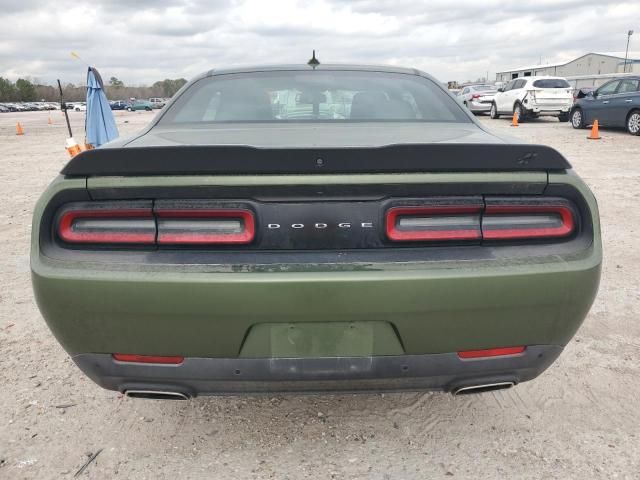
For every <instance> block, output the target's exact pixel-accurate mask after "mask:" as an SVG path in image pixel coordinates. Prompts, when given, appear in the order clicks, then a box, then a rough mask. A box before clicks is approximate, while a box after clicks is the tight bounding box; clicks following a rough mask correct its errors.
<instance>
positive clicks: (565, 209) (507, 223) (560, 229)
mask: <svg viewBox="0 0 640 480" xmlns="http://www.w3.org/2000/svg"><path fill="white" fill-rule="evenodd" d="M574 230H575V220H574V214H573V210H572V209H571V207H570V206H569V204H568V202H566V201H565V200H561V199H558V200H557V201H556V202H554V201H553V200H551V201H545V203H542V204H526V203H524V204H521V203H515V202H514V203H511V202H509V201H504V200H501V199H498V200H487V205H486V207H485V210H484V214H483V216H482V238H484V239H485V240H520V239H536V238H547V239H553V238H564V237H567V236H569V235H571V234H572V233H573V232H574Z"/></svg>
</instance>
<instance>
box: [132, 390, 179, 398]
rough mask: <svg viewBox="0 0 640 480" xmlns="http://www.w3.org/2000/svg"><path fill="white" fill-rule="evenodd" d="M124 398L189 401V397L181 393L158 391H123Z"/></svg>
mask: <svg viewBox="0 0 640 480" xmlns="http://www.w3.org/2000/svg"><path fill="white" fill-rule="evenodd" d="M124 394H125V396H127V397H130V398H145V399H149V400H189V399H190V397H189V395H186V394H184V393H182V392H164V391H158V390H125V392H124Z"/></svg>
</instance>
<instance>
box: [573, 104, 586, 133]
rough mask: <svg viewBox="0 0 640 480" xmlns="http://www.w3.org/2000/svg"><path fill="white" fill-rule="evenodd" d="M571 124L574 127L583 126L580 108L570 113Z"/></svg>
mask: <svg viewBox="0 0 640 480" xmlns="http://www.w3.org/2000/svg"><path fill="white" fill-rule="evenodd" d="M571 126H572V127H573V128H576V129H580V128H585V127H586V125H585V124H584V115H583V114H582V110H581V109H579V108H576V109H575V110H574V111H573V113H572V114H571Z"/></svg>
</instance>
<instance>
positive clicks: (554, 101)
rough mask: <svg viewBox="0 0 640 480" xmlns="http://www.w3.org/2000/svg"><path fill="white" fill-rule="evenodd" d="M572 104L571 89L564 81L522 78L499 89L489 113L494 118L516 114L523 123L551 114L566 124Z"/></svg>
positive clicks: (545, 78) (551, 78)
mask: <svg viewBox="0 0 640 480" xmlns="http://www.w3.org/2000/svg"><path fill="white" fill-rule="evenodd" d="M572 105H573V94H572V91H571V86H570V85H569V83H568V82H567V81H566V80H565V79H564V78H558V77H521V78H515V79H513V80H511V81H510V82H509V83H507V84H506V85H505V86H504V87H502V88H500V89H498V93H496V96H495V97H494V99H493V103H492V104H491V109H490V111H489V113H490V115H491V118H498V117H500V115H513V114H516V115H517V116H518V119H519V120H520V121H523V120H526V119H527V117H529V118H531V117H534V118H535V117H538V116H540V115H548V116H554V117H558V119H559V120H560V121H561V122H567V121H569V110H571V106H572Z"/></svg>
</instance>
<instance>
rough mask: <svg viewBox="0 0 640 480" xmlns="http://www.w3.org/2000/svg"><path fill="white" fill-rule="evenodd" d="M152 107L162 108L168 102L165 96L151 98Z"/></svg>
mask: <svg viewBox="0 0 640 480" xmlns="http://www.w3.org/2000/svg"><path fill="white" fill-rule="evenodd" d="M149 103H150V104H151V108H162V107H164V106H165V104H166V103H167V102H166V101H165V99H164V98H150V99H149Z"/></svg>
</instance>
